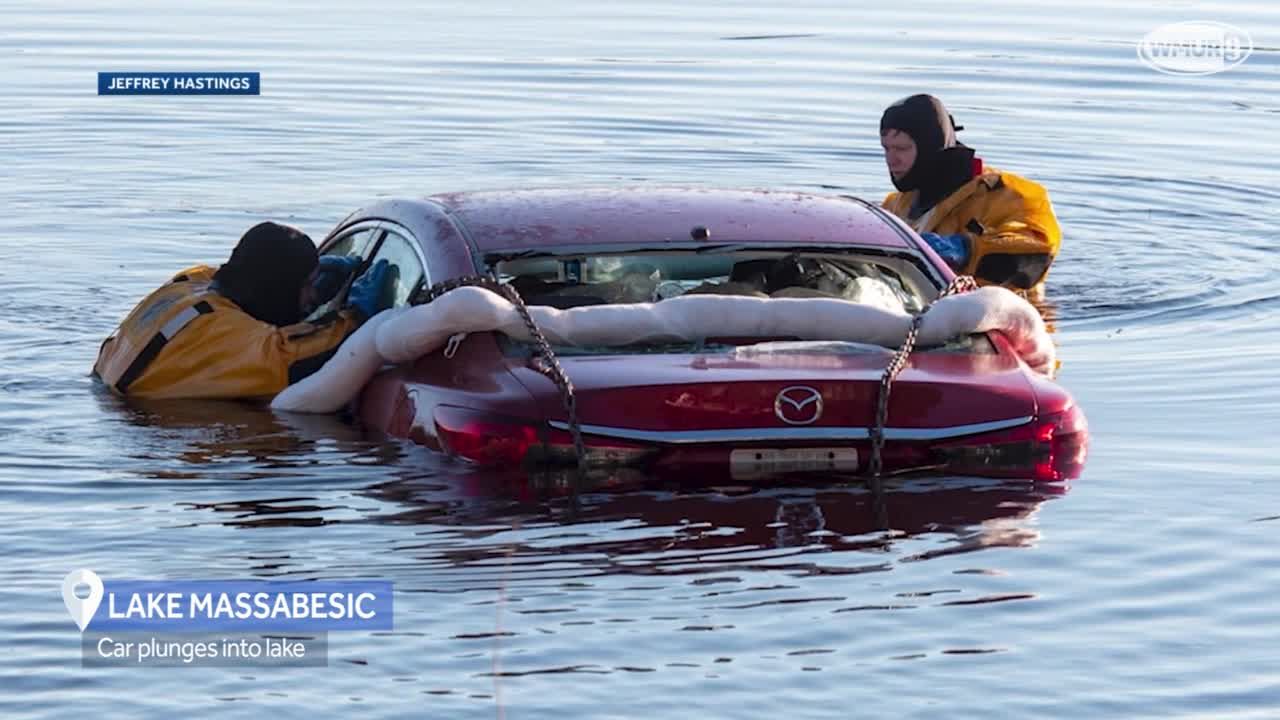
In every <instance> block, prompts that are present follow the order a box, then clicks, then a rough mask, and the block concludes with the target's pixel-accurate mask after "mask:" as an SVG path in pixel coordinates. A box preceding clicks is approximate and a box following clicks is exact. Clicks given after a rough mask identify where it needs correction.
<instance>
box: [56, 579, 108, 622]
mask: <svg viewBox="0 0 1280 720" xmlns="http://www.w3.org/2000/svg"><path fill="white" fill-rule="evenodd" d="M77 585H88V586H89V597H87V598H83V599H81V598H78V597H76V586H77ZM62 602H64V603H66V604H67V612H69V613H71V619H72V620H75V621H76V625H79V626H80V630H81V631H82V632H83V631H84V628H85V626H86V625H88V624H89V620H90V619H92V618H93V614H94V613H95V612H97V611H98V603H100V602H102V578H100V577H98V576H97V575H96V574H95V573H94V572H93V571H92V570H72V571H71V572H69V573H67V577H66V578H65V579H63V581H62Z"/></svg>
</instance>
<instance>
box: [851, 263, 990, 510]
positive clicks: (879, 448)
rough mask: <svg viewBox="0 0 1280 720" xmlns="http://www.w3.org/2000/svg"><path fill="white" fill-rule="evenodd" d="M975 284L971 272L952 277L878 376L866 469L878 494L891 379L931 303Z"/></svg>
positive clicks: (903, 364)
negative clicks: (869, 451) (874, 412)
mask: <svg viewBox="0 0 1280 720" xmlns="http://www.w3.org/2000/svg"><path fill="white" fill-rule="evenodd" d="M977 288H978V283H977V281H975V280H974V279H973V277H972V276H970V275H960V276H958V277H956V279H954V280H952V281H951V283H950V284H949V285H947V287H946V288H945V289H943V291H942V292H941V293H939V294H938V297H936V298H934V300H933V302H931V303H929V304H928V305H926V306H925V307H924V308H923V309H922V310H921V311H920V312H919V313H917V314H916V316H915V317H914V318H912V320H911V327H910V329H908V330H907V337H906V339H904V340H903V341H902V346H901V347H899V348H898V351H897V352H896V353H895V354H894V356H893V359H892V360H890V361H889V365H888V366H887V367H886V368H885V369H884V373H883V374H882V375H881V376H880V389H879V392H878V394H877V395H876V418H875V424H874V425H873V426H872V427H871V460H870V465H869V468H868V469H869V470H870V473H871V483H872V489H874V490H875V491H876V492H877V493H878V492H879V491H880V489H881V488H880V476H881V473H882V472H883V470H884V458H883V457H882V456H883V453H884V429H885V425H886V424H887V423H888V421H889V393H890V391H892V390H893V381H894V380H896V379H897V377H898V374H899V373H901V372H902V369H903V368H905V367H906V366H907V359H908V358H909V357H910V356H911V351H912V350H914V349H915V346H916V336H917V335H919V334H920V326H921V325H922V324H923V323H924V316H925V313H927V312H929V308H931V307H933V303H936V302H937V301H939V300H941V299H942V298H944V297H947V296H948V295H958V294H960V293H965V292H969V291H970V290H976V289H977Z"/></svg>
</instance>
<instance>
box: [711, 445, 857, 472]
mask: <svg viewBox="0 0 1280 720" xmlns="http://www.w3.org/2000/svg"><path fill="white" fill-rule="evenodd" d="M857 469H858V451H857V450H855V449H853V448H786V449H781V448H739V449H737V450H732V451H730V453H729V473H730V475H732V476H733V478H734V479H735V480H749V479H752V478H761V477H768V476H770V475H782V474H785V473H796V472H823V471H842V472H853V471H856V470H857Z"/></svg>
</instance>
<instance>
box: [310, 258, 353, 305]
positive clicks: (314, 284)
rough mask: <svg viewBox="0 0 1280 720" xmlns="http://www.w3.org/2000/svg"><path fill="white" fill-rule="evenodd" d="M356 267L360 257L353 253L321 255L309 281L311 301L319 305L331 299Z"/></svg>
mask: <svg viewBox="0 0 1280 720" xmlns="http://www.w3.org/2000/svg"><path fill="white" fill-rule="evenodd" d="M358 267H360V258H358V257H356V256H354V255H321V256H320V264H319V265H317V266H316V274H315V277H314V278H313V279H312V281H311V298H312V302H313V303H314V304H315V305H316V306H320V305H323V304H325V303H327V302H329V301H330V300H332V299H333V298H334V296H335V295H337V294H338V291H339V290H341V289H342V286H343V285H345V284H346V283H347V278H349V277H351V273H353V272H355V271H356V268H358Z"/></svg>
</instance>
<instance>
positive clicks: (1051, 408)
mask: <svg viewBox="0 0 1280 720" xmlns="http://www.w3.org/2000/svg"><path fill="white" fill-rule="evenodd" d="M321 252H322V253H326V254H331V253H341V254H349V255H358V256H360V257H362V258H365V259H366V260H370V261H376V260H380V259H386V260H388V261H389V262H391V263H392V264H393V265H395V266H396V267H397V269H398V270H399V283H398V286H397V296H396V303H397V304H407V303H409V302H411V301H412V300H413V299H414V298H415V295H417V294H418V293H419V292H420V291H421V289H422V288H424V287H429V286H431V285H433V284H436V283H439V282H441V281H444V280H449V279H453V278H460V277H465V276H475V275H491V276H493V277H496V278H498V279H499V280H500V281H501V282H502V283H505V284H509V285H511V286H512V287H513V288H515V289H516V290H518V291H519V293H520V294H521V295H522V296H523V298H524V300H525V302H526V304H528V305H530V306H537V305H544V306H551V307H555V308H562V309H565V308H575V307H582V306H590V305H599V304H611V303H654V302H659V303H660V302H663V301H665V300H667V299H670V298H673V297H679V296H681V295H686V294H727V295H749V296H753V297H762V298H776V297H787V298H795V297H825V298H840V299H846V300H854V301H857V302H867V303H873V304H877V305H880V306H883V307H885V308H887V309H890V310H893V311H896V312H900V313H901V312H905V313H914V312H918V311H920V310H921V309H922V308H924V307H925V306H927V305H928V304H929V302H930V301H932V300H933V299H934V298H936V297H937V296H938V294H939V292H940V291H941V290H942V289H943V288H945V287H946V286H947V285H948V283H949V282H950V281H951V280H952V279H953V277H954V276H953V274H952V272H951V271H950V269H949V268H948V267H947V266H946V265H945V263H944V262H943V261H942V260H941V259H940V258H939V257H938V256H937V255H936V254H934V252H933V251H932V250H931V249H929V247H928V246H927V245H926V244H925V243H924V242H923V241H921V240H920V239H919V238H918V237H917V236H916V235H915V234H914V233H913V232H912V231H911V230H910V229H909V228H907V227H906V226H905V225H904V224H903V223H901V222H899V221H898V220H897V219H896V218H894V217H892V216H891V215H889V214H888V213H886V212H885V211H883V210H882V209H880V208H879V207H878V206H876V205H873V204H871V203H867V202H864V201H861V200H858V199H855V198H850V197H843V196H819V195H809V194H800V193H788V192H765V191H709V190H677V189H670V190H666V189H639V190H635V189H632V190H536V191H512V192H476V193H457V194H446V195H437V196H433V197H427V198H423V199H414V200H390V201H384V202H379V203H378V204H376V205H373V206H371V207H368V208H365V209H363V210H360V211H358V212H356V213H354V214H352V215H351V216H349V217H347V218H346V219H345V220H343V221H342V222H341V223H340V224H339V225H338V226H337V228H336V229H335V230H334V231H333V232H332V233H331V234H330V235H329V236H328V237H327V238H326V240H325V241H324V243H323V244H322V246H321ZM554 350H555V353H556V357H557V358H558V360H559V363H560V365H561V366H562V368H563V370H564V372H565V374H566V375H567V376H568V378H569V379H570V380H571V382H572V384H573V388H574V397H575V398H576V404H577V419H578V422H579V425H580V429H581V433H582V439H583V441H584V443H585V449H586V460H587V464H588V466H590V467H596V468H615V469H618V470H619V471H626V472H630V473H640V474H643V475H649V476H660V475H667V474H670V473H676V474H680V475H683V476H686V477H693V478H696V479H699V480H706V481H721V480H738V481H752V480H756V479H761V478H766V477H774V476H778V475H789V474H793V473H821V474H825V475H832V474H864V473H866V472H867V470H868V462H869V457H870V437H871V428H872V426H873V423H874V419H875V412H876V400H877V393H878V389H879V383H880V380H881V375H882V374H883V372H884V369H885V366H886V364H887V362H888V361H889V359H890V358H891V357H892V351H891V349H887V348H882V347H878V346H872V345H869V344H867V343H860V342H840V341H829V342H817V341H812V340H808V341H797V340H796V339H795V338H793V337H787V336H785V335H782V336H778V337H767V338H761V337H714V336H709V337H706V338H702V339H699V340H698V341H696V342H683V343H645V342H639V343H635V344H632V345H628V346H626V347H592V346H585V347H584V346H563V347H555V348H554ZM535 362H537V358H536V354H535V352H534V348H533V346H532V345H531V344H529V343H525V342H520V341H517V340H513V339H512V338H509V337H507V336H505V335H501V334H498V333H478V334H472V335H469V336H467V337H466V339H465V340H462V341H461V342H458V343H451V346H450V347H449V348H448V349H447V350H441V351H437V352H432V353H429V354H427V355H424V356H423V357H420V358H419V359H418V360H417V361H415V362H412V363H405V364H402V365H399V366H395V367H388V368H384V370H383V371H382V372H380V373H379V374H378V375H377V376H376V377H374V379H373V380H372V381H370V382H369V383H368V384H367V385H366V386H365V388H364V390H363V392H362V393H361V394H360V396H359V398H358V400H357V402H356V411H357V413H358V415H359V417H361V418H362V419H363V421H364V422H365V423H367V424H368V425H370V426H372V427H375V428H379V429H382V430H384V431H386V432H388V433H390V434H392V435H397V436H401V437H407V438H411V439H413V440H414V441H415V442H418V443H421V444H423V445H426V446H428V447H430V448H433V449H436V450H439V451H442V452H445V453H449V454H451V455H454V456H457V457H460V458H464V459H466V460H468V461H471V462H475V463H481V464H487V465H499V466H508V467H509V466H525V467H529V466H533V465H535V464H538V465H541V464H546V463H554V462H556V461H558V460H565V459H566V458H569V459H572V458H574V457H575V455H574V452H573V444H572V441H571V435H570V433H569V415H568V413H567V411H566V407H565V404H564V401H563V393H562V392H561V389H560V388H558V387H557V386H556V384H555V383H553V382H552V381H551V380H550V379H548V377H547V376H546V375H545V374H544V373H542V372H540V371H539V370H538V369H537V367H535V364H534V363H535ZM884 438H885V445H884V450H883V455H882V457H883V463H884V471H885V472H886V473H902V472H932V473H945V474H960V475H976V476H985V477H1009V478H1027V479H1036V480H1047V481H1054V480H1063V479H1069V478H1072V477H1075V476H1077V475H1078V474H1079V473H1080V471H1081V468H1082V465H1083V461H1084V456H1085V449H1086V443H1087V431H1086V425H1085V420H1084V416H1083V414H1082V412H1081V411H1080V409H1079V407H1078V406H1077V405H1076V404H1075V403H1074V402H1073V401H1072V398H1071V397H1070V395H1068V393H1067V392H1066V391H1065V390H1063V389H1062V388H1061V387H1059V386H1058V385H1057V384H1055V383H1054V382H1052V381H1051V380H1050V379H1048V378H1047V377H1045V376H1043V375H1041V374H1039V373H1037V372H1034V371H1033V370H1031V369H1030V368H1029V367H1028V366H1027V365H1026V363H1024V362H1023V361H1022V359H1020V358H1019V357H1018V356H1017V354H1016V353H1015V352H1014V351H1013V349H1012V347H1011V344H1010V342H1009V339H1008V338H1006V337H1005V336H1004V335H1003V334H1002V333H1000V332H998V331H995V332H985V333H974V334H970V335H966V336H963V337H958V338H955V339H953V340H951V341H948V342H946V343H945V344H941V345H936V346H932V347H928V346H926V347H918V348H917V349H916V350H915V352H914V353H913V354H912V355H911V356H910V359H909V362H908V364H907V367H906V368H905V370H904V371H903V372H902V373H901V375H900V376H899V377H898V378H897V380H896V381H895V383H894V385H893V390H892V394H891V401H890V404H889V415H888V421H887V422H886V424H885V428H884Z"/></svg>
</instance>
